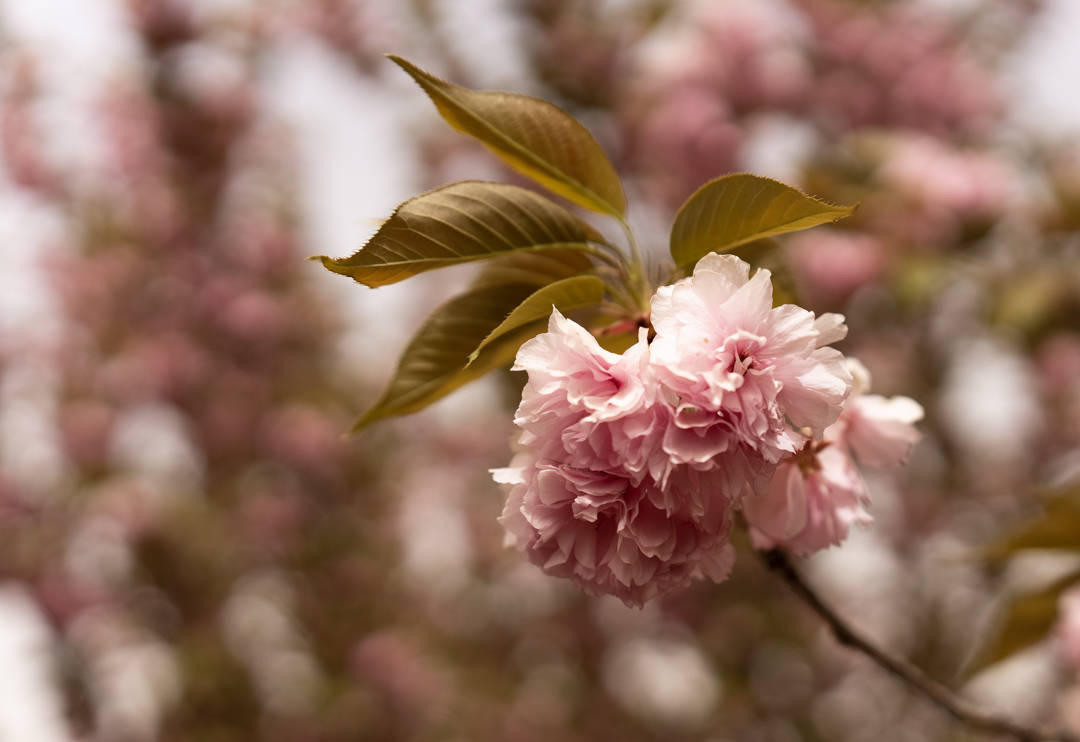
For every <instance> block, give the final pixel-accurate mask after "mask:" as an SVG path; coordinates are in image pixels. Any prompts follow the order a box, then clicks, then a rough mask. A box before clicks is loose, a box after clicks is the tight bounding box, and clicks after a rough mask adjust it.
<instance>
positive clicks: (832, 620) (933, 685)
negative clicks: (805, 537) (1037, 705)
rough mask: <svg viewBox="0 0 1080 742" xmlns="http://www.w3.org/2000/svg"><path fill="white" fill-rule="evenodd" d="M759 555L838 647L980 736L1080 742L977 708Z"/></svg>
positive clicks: (782, 562)
mask: <svg viewBox="0 0 1080 742" xmlns="http://www.w3.org/2000/svg"><path fill="white" fill-rule="evenodd" d="M759 553H760V554H761V557H762V559H764V560H765V564H766V565H767V566H768V567H769V569H771V570H772V571H773V572H776V573H777V574H778V575H779V576H780V578H781V579H782V580H783V581H784V582H786V583H787V584H788V587H790V588H791V589H792V591H794V593H795V594H796V595H797V596H799V598H800V599H801V600H802V601H803V602H804V603H806V605H807V606H809V607H810V609H811V610H813V611H814V612H815V613H816V614H818V616H819V617H820V618H821V619H822V620H823V621H824V622H825V623H826V624H827V625H828V626H829V628H830V629H831V630H832V633H833V636H834V637H836V640H837V641H838V642H839V643H841V644H843V645H844V646H846V647H849V648H851V649H854V650H855V651H857V652H861V653H862V654H864V655H866V656H867V657H869V658H870V659H871V660H873V661H874V662H875V663H876V664H877V665H878V666H880V667H882V668H883V669H884V670H886V671H887V672H888V673H889V674H891V675H893V676H894V677H896V678H898V679H899V680H901V681H903V682H904V683H905V684H907V685H908V686H909V687H911V688H913V689H914V690H916V691H918V692H919V693H921V694H922V695H923V696H924V697H925V698H927V699H928V700H929V701H930V702H931V703H933V704H934V705H935V706H937V707H938V708H940V709H941V710H943V711H944V712H945V713H947V714H948V715H949V716H951V717H952V718H953V719H955V720H957V721H959V722H961V723H963V724H965V725H967V726H968V727H970V728H972V729H975V730H978V731H980V732H985V733H987V734H996V735H1008V736H1010V737H1013V738H1014V739H1017V740H1021V742H1078V740H1077V738H1076V736H1075V735H1073V734H1070V733H1068V732H1052V731H1049V730H1045V729H1033V728H1029V727H1025V726H1022V725H1020V724H1017V723H1015V722H1013V721H1011V720H1009V719H1007V718H1005V717H1003V716H1000V715H997V714H992V713H988V712H986V711H983V710H982V709H979V708H977V707H975V706H974V705H972V704H971V703H970V702H968V701H966V700H965V699H963V698H960V697H959V696H957V695H956V694H955V693H954V692H953V691H952V690H950V689H949V688H947V687H945V686H944V685H942V684H941V683H939V682H938V681H936V680H934V679H933V678H931V677H930V676H929V675H927V674H926V673H925V672H923V671H922V670H920V669H919V668H917V667H915V666H914V665H912V664H911V663H910V662H908V661H906V660H904V659H901V658H899V657H893V656H892V655H890V654H887V653H886V652H885V651H884V650H883V649H881V648H879V647H877V646H875V645H874V644H873V643H872V642H871V641H870V640H869V639H867V638H865V637H864V636H862V635H861V634H859V633H858V632H857V631H855V630H854V629H853V628H851V626H850V625H849V624H848V623H847V622H846V621H844V619H842V618H840V616H838V615H837V614H836V613H835V612H834V611H833V610H832V609H831V608H829V606H827V605H825V603H824V601H822V599H821V598H820V597H819V596H818V594H817V593H816V592H814V589H813V588H812V587H810V586H809V585H808V584H807V583H806V582H805V581H803V578H802V576H801V575H800V574H799V573H798V571H796V569H795V567H794V566H793V565H792V564H791V561H790V560H789V559H788V556H787V554H785V553H784V552H783V551H782V550H780V549H770V550H769V551H762V552H759Z"/></svg>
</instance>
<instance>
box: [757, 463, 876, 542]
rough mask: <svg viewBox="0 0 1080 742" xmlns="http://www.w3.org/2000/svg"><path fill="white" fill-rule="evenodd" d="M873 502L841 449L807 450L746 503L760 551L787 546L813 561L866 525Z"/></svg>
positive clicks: (869, 518) (786, 464)
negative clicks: (854, 527) (856, 526)
mask: <svg viewBox="0 0 1080 742" xmlns="http://www.w3.org/2000/svg"><path fill="white" fill-rule="evenodd" d="M868 503H869V496H868V495H867V492H866V485H865V484H864V483H863V480H862V478H861V477H860V476H859V473H858V472H857V471H856V470H855V465H854V463H853V462H852V460H851V457H849V456H848V455H847V454H846V453H845V452H844V451H843V450H842V449H841V448H840V447H838V446H835V445H830V444H828V443H825V444H821V447H815V446H814V445H813V444H808V445H807V447H806V448H805V449H803V451H800V452H799V453H798V454H796V455H795V456H792V457H791V458H789V459H788V460H786V461H785V462H783V463H782V464H780V466H779V467H778V468H777V470H776V473H775V474H774V475H773V478H772V480H771V481H770V482H769V484H768V486H767V487H766V488H764V490H762V491H761V492H759V493H755V494H754V495H751V496H750V497H747V498H746V499H745V500H744V502H743V509H744V511H745V513H746V519H747V521H748V522H749V523H750V525H751V526H752V528H751V536H752V538H753V541H754V545H755V546H757V547H758V548H763V549H769V548H773V547H775V546H785V547H787V548H789V549H791V550H792V551H793V552H795V553H796V554H799V555H800V556H809V555H810V554H813V553H814V552H817V551H820V550H822V549H824V548H827V547H829V546H835V545H838V544H840V543H841V542H842V541H843V540H844V539H845V538H847V535H848V532H849V531H850V530H851V526H852V525H854V524H861V525H864V524H867V523H870V522H871V520H872V519H871V517H870V514H869V513H868V512H866V507H865V506H866V505H867V504H868Z"/></svg>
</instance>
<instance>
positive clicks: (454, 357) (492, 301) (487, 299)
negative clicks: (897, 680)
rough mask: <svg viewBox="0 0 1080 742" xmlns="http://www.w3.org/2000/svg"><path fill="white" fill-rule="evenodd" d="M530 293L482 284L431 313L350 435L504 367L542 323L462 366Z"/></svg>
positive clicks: (517, 286)
mask: <svg viewBox="0 0 1080 742" xmlns="http://www.w3.org/2000/svg"><path fill="white" fill-rule="evenodd" d="M534 291H536V286H535V285H532V284H527V283H503V284H494V285H488V286H481V287H477V288H473V289H471V290H470V291H468V292H466V293H464V294H462V295H461V296H457V297H455V298H453V299H451V300H450V301H448V302H446V303H445V304H443V305H442V306H440V307H439V308H438V309H436V310H435V311H434V312H433V313H432V315H431V316H430V317H428V319H427V321H426V322H425V323H424V325H423V326H422V327H421V328H420V330H419V331H418V332H417V333H416V335H415V336H413V339H412V340H411V341H410V342H409V345H408V347H407V348H406V349H405V352H404V353H403V354H402V356H401V360H400V361H398V366H397V370H396V371H395V372H394V376H393V379H392V380H391V381H390V384H389V386H388V387H387V388H386V390H385V391H384V392H383V394H382V396H381V397H380V398H379V400H378V401H377V402H376V403H375V405H374V406H373V407H372V408H371V409H370V410H368V411H367V412H366V413H365V414H364V416H363V417H361V418H360V420H359V421H358V422H357V423H356V425H355V426H354V427H353V431H354V432H355V431H357V430H360V429H361V428H364V427H366V426H367V425H369V424H370V423H372V422H374V421H376V420H379V419H382V418H385V417H394V416H397V415H406V414H408V413H410V412H417V411H418V410H421V409H423V408H424V407H427V406H428V405H429V404H431V403H432V402H434V401H435V400H437V399H440V398H441V397H444V396H445V395H447V394H449V393H450V392H452V391H453V390H455V389H457V388H458V387H460V386H462V385H464V384H466V383H468V382H470V381H473V380H474V379H478V378H479V377H481V376H483V375H484V374H485V373H487V372H488V371H491V370H493V369H496V368H499V367H500V366H505V365H506V364H508V363H509V362H510V361H511V360H512V359H513V357H514V355H515V354H516V353H517V349H518V346H520V345H521V343H523V342H525V340H527V339H528V338H530V337H532V335H535V334H536V333H538V332H540V331H542V330H543V329H544V323H543V322H542V321H540V322H536V323H534V324H535V326H534V327H529V326H527V327H521V328H519V329H518V330H517V331H515V332H511V333H509V334H507V335H505V336H503V337H502V338H500V339H499V340H497V341H494V342H492V343H490V344H489V345H488V347H486V348H484V350H483V351H482V352H481V353H480V355H479V357H478V358H477V359H476V360H475V361H474V362H473V363H471V364H469V366H468V367H467V368H466V362H467V361H468V359H469V354H470V353H471V352H472V351H473V350H474V349H476V347H477V346H479V345H480V343H481V342H483V340H484V338H486V337H487V336H488V334H489V333H490V332H491V331H492V330H493V329H495V327H496V326H497V325H498V324H499V323H500V322H501V321H502V319H503V318H504V317H506V316H507V315H508V314H510V312H512V311H513V310H514V308H515V307H517V306H518V305H519V304H521V302H523V301H525V299H527V298H528V297H529V296H530V295H531V294H532V293H533V292H534Z"/></svg>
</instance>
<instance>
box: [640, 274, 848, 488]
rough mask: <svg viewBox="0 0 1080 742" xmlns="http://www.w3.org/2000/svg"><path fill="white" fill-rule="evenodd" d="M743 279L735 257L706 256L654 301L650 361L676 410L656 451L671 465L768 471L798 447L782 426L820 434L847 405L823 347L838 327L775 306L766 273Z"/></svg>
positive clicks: (844, 375)
mask: <svg viewBox="0 0 1080 742" xmlns="http://www.w3.org/2000/svg"><path fill="white" fill-rule="evenodd" d="M749 271H750V266H749V265H748V264H747V263H746V262H744V261H743V260H740V259H739V258H737V257H735V256H733V255H717V254H711V255H707V256H705V257H704V258H703V259H702V260H701V261H700V262H699V263H698V264H697V267H696V268H695V269H694V275H693V276H692V277H691V278H687V279H684V280H682V281H679V282H678V283H676V284H674V285H672V286H664V287H661V288H660V289H659V290H657V292H656V295H655V296H654V297H653V302H652V324H653V327H654V328H655V330H656V338H655V339H654V340H653V342H652V345H651V346H650V354H651V362H652V366H653V369H654V372H655V373H656V375H657V378H658V379H659V380H660V381H661V382H662V383H663V385H664V386H665V387H666V388H667V389H668V390H669V392H670V393H671V394H672V395H673V396H674V400H673V404H674V408H675V417H674V420H673V423H674V424H673V425H672V426H670V427H669V429H668V434H667V436H666V437H665V440H664V450H665V451H666V452H667V453H668V454H669V455H670V456H671V457H672V460H673V461H676V462H678V463H689V464H693V465H695V466H697V467H701V468H714V467H727V466H732V465H741V463H742V462H743V461H747V460H749V461H753V460H755V459H760V460H761V461H763V462H765V463H766V464H775V463H777V462H778V461H780V460H781V459H782V458H783V457H785V456H788V455H790V454H793V453H795V452H796V451H798V450H799V449H800V448H801V447H802V444H803V442H804V440H805V437H804V436H803V435H802V434H801V433H799V432H796V431H794V430H792V429H791V428H790V427H789V426H788V424H787V421H788V420H790V422H791V423H793V424H794V425H795V426H797V427H805V428H809V429H810V430H811V431H813V432H815V433H818V434H820V433H821V432H822V431H823V430H824V429H825V428H826V427H827V426H828V425H830V424H831V423H832V422H833V421H835V420H836V418H837V416H838V415H839V414H840V409H841V405H842V404H843V401H844V399H845V398H846V397H847V394H848V390H849V387H850V384H851V378H850V375H849V374H848V372H847V370H846V369H845V367H844V364H843V356H842V355H841V354H840V352H839V351H837V350H835V349H833V348H827V347H822V346H823V345H825V344H826V343H828V342H832V340H834V339H839V337H842V336H843V330H842V322H837V321H836V318H835V317H829V318H828V319H824V318H823V323H822V324H816V323H815V319H814V315H813V313H811V312H808V311H807V310H805V309H801V308H799V307H797V306H794V305H791V304H787V305H784V306H781V307H776V308H773V306H772V283H771V280H770V279H771V276H770V273H769V271H767V270H759V271H758V272H757V273H756V274H754V277H753V278H750V275H749ZM826 326H827V328H828V330H829V334H828V336H824V335H823V330H824V329H825V328H826Z"/></svg>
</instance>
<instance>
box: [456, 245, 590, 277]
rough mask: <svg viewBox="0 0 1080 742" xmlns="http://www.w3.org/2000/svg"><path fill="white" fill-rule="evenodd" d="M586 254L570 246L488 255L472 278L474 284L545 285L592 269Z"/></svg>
mask: <svg viewBox="0 0 1080 742" xmlns="http://www.w3.org/2000/svg"><path fill="white" fill-rule="evenodd" d="M593 267H594V266H593V262H592V260H591V259H590V258H589V256H588V255H587V254H585V253H583V252H581V251H580V250H576V249H573V248H562V249H551V250H529V251H523V250H519V251H518V252H512V253H509V254H507V255H501V256H499V257H496V258H492V259H491V260H489V261H488V262H487V263H485V264H484V268H483V270H481V271H480V274H479V275H478V276H477V277H476V279H475V280H474V281H473V285H474V286H488V285H492V284H499V283H530V284H534V285H536V286H545V285H547V284H549V283H554V282H555V281H561V280H562V279H564V278H570V276H576V275H580V274H582V273H587V272H589V271H591V270H592V269H593Z"/></svg>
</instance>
